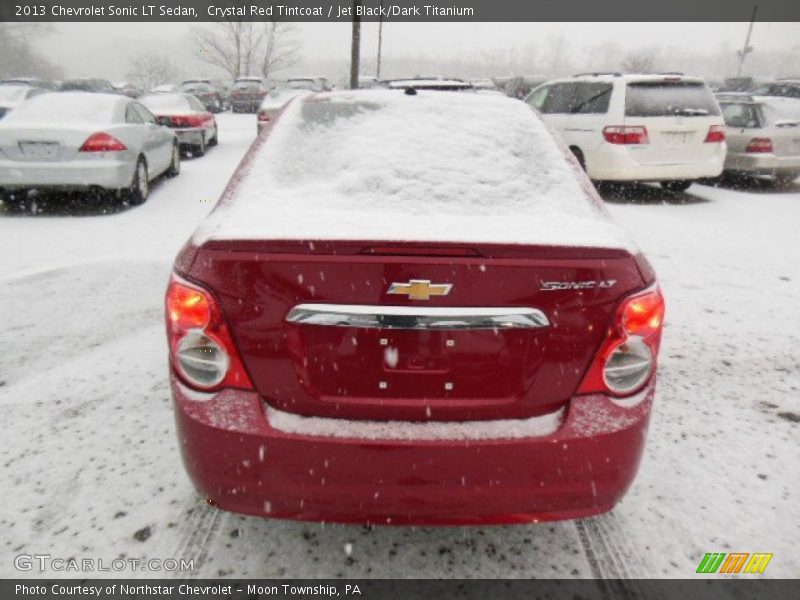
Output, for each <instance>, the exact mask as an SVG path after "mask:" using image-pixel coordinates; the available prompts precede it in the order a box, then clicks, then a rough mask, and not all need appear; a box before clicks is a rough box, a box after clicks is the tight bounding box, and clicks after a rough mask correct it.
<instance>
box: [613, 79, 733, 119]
mask: <svg viewBox="0 0 800 600" xmlns="http://www.w3.org/2000/svg"><path fill="white" fill-rule="evenodd" d="M719 114H720V111H719V106H718V105H717V102H716V101H715V100H714V96H713V95H712V94H711V90H709V89H708V88H707V87H706V86H705V84H703V83H700V82H684V81H652V82H650V81H647V82H638V83H629V84H628V90H627V93H626V94H625V116H628V117H671V116H682V117H705V116H708V115H719Z"/></svg>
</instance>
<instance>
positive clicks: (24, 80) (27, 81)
mask: <svg viewBox="0 0 800 600" xmlns="http://www.w3.org/2000/svg"><path fill="white" fill-rule="evenodd" d="M0 85H27V86H30V87H35V88H41V89H43V90H45V91H56V90H57V89H58V87H59V86H58V85H56V83H55V82H54V81H49V80H47V79H39V78H38V77H8V78H6V79H0Z"/></svg>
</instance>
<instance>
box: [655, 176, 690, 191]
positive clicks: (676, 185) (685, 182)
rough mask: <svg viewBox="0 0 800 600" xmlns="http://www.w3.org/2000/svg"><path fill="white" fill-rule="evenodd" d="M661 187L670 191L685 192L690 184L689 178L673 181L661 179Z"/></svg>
mask: <svg viewBox="0 0 800 600" xmlns="http://www.w3.org/2000/svg"><path fill="white" fill-rule="evenodd" d="M660 183H661V187H662V188H664V189H665V190H668V191H670V192H685V191H686V190H688V189H689V187H690V186H691V185H692V181H691V180H689V179H675V180H673V181H662V182H660Z"/></svg>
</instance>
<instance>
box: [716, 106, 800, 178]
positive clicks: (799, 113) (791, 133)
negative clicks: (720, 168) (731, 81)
mask: <svg viewBox="0 0 800 600" xmlns="http://www.w3.org/2000/svg"><path fill="white" fill-rule="evenodd" d="M717 99H718V100H719V104H720V107H721V108H722V115H723V117H724V118H725V125H726V135H727V141H728V154H727V157H726V158H725V171H726V172H728V173H744V174H747V175H767V176H770V177H773V178H774V179H775V181H776V182H777V183H778V184H779V185H786V184H788V183H790V182H792V181H794V180H795V179H797V177H798V176H800V100H796V99H794V98H777V97H771V96H750V95H747V94H729V95H719V96H718V97H717Z"/></svg>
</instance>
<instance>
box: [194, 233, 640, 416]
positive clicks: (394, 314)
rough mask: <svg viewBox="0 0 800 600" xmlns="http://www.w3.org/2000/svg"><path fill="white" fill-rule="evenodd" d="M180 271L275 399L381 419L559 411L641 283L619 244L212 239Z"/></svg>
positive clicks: (323, 412) (299, 408)
mask: <svg viewBox="0 0 800 600" xmlns="http://www.w3.org/2000/svg"><path fill="white" fill-rule="evenodd" d="M187 275H188V276H189V277H190V278H191V279H194V280H196V281H197V282H198V283H201V284H203V285H205V286H207V287H209V288H210V289H211V290H212V291H213V293H214V294H216V296H217V297H218V299H219V301H220V304H221V306H222V309H223V312H224V314H225V317H226V319H227V321H228V323H229V325H230V327H231V331H232V335H233V337H234V339H235V342H236V344H237V347H238V349H239V351H240V353H241V357H242V359H243V361H244V363H245V365H246V368H247V370H248V371H249V373H250V375H251V378H252V380H253V383H254V385H255V387H256V388H257V390H258V391H259V392H260V393H261V394H262V395H263V397H264V399H265V401H266V402H268V403H269V404H271V405H273V406H274V407H276V408H279V409H281V410H284V411H288V412H294V413H299V414H306V415H319V416H328V417H342V418H345V417H346V418H351V419H373V420H394V419H399V420H443V421H452V420H471V419H497V418H523V417H528V416H533V415H538V414H544V413H549V412H552V411H554V410H557V409H558V408H559V407H561V406H563V405H564V404H565V403H566V402H567V401H568V400H569V398H570V397H571V396H572V395H573V394H574V392H575V390H576V389H577V387H578V385H579V383H580V380H581V378H582V375H583V373H584V372H585V370H586V369H587V368H588V366H589V364H590V362H591V359H592V358H593V356H594V353H595V351H596V350H597V348H598V346H599V345H600V343H601V341H602V339H603V337H604V335H605V330H606V328H607V325H608V323H609V321H610V318H611V315H612V313H613V310H614V307H615V306H616V304H617V301H618V299H619V298H620V297H621V296H622V295H625V294H626V293H628V292H630V291H633V290H636V289H638V288H640V287H642V286H643V284H644V282H643V280H642V276H641V274H640V272H639V270H638V268H637V266H636V262H635V260H634V259H633V257H632V256H631V255H630V254H629V253H628V252H627V251H625V250H613V249H593V248H582V249H581V248H558V247H526V246H501V245H474V246H461V245H458V244H441V245H431V244H427V245H423V244H386V243H376V244H371V243H363V242H254V241H212V242H208V243H206V244H205V245H204V246H203V247H202V248H201V249H200V251H199V252H198V255H197V258H196V260H195V261H194V262H193V266H192V268H191V270H190V272H189V273H187ZM390 291H391V292H392V293H389V292H390ZM304 311H305V312H304Z"/></svg>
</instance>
